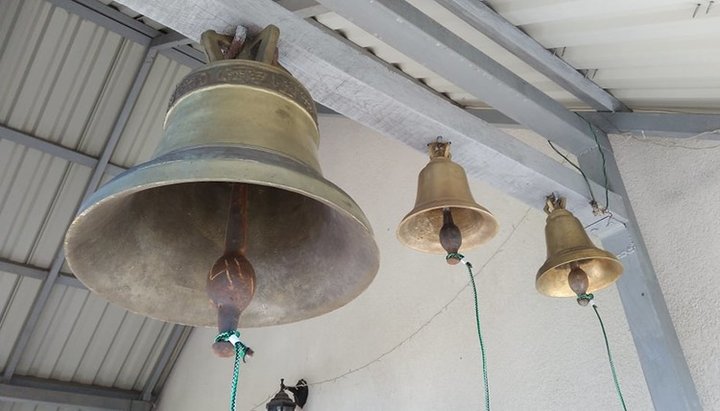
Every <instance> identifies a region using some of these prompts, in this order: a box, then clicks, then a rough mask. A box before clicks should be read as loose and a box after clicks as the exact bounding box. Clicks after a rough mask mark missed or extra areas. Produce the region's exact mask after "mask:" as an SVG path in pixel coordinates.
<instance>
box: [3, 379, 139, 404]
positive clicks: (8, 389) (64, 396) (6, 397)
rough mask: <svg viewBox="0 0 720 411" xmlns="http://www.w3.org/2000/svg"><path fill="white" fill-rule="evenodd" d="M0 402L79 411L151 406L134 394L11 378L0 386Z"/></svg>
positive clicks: (61, 382) (109, 389) (42, 380)
mask: <svg viewBox="0 0 720 411" xmlns="http://www.w3.org/2000/svg"><path fill="white" fill-rule="evenodd" d="M0 400H3V401H12V402H19V403H28V404H35V405H51V406H75V407H82V409H83V410H119V411H150V410H151V409H152V406H153V404H152V403H150V402H149V401H143V400H140V393H139V392H137V391H125V390H118V389H112V388H104V387H95V386H89V385H82V384H74V383H68V382H63V381H54V380H45V379H38V378H28V377H14V378H13V379H12V380H11V381H10V382H9V383H0Z"/></svg>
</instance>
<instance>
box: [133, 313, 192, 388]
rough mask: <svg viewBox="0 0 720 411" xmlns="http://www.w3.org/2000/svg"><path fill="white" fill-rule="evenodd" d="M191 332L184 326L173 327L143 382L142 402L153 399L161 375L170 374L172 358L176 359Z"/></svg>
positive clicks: (189, 328)
mask: <svg viewBox="0 0 720 411" xmlns="http://www.w3.org/2000/svg"><path fill="white" fill-rule="evenodd" d="M191 330H192V327H188V326H185V325H180V324H176V325H174V326H173V329H172V331H171V332H170V336H169V337H168V339H167V341H166V342H165V346H164V347H163V349H162V352H161V353H160V356H159V357H158V360H157V362H156V363H155V366H154V367H153V370H152V372H151V373H150V376H149V377H148V379H147V381H146V382H145V387H144V388H143V392H142V399H143V400H145V401H150V400H151V399H153V398H154V397H155V395H156V394H157V392H156V391H157V389H158V386H159V383H160V378H161V377H162V376H163V375H168V374H169V373H170V370H171V369H172V366H173V365H174V361H173V358H177V355H178V354H179V350H181V349H182V346H183V345H184V344H185V341H186V340H187V337H188V336H189V335H190V331H191Z"/></svg>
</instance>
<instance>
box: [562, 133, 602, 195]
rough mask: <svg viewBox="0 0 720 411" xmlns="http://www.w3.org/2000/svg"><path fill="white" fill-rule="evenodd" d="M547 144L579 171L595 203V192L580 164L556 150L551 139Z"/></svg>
mask: <svg viewBox="0 0 720 411" xmlns="http://www.w3.org/2000/svg"><path fill="white" fill-rule="evenodd" d="M548 144H550V147H552V149H553V150H555V152H556V153H558V154H559V155H560V157H562V158H563V159H564V160H565V161H567V162H568V164H570V165H571V166H573V167H575V169H576V170H577V171H579V172H580V174H581V175H582V177H583V178H584V179H585V184H587V188H588V191H589V192H590V198H591V199H592V204H597V201H596V200H595V194H594V193H593V191H592V186H590V180H588V178H587V176H586V175H585V172H584V171H582V169H581V168H580V166H578V165H577V164H575V163H573V162H572V161H570V159H569V158H567V156H566V155H565V154H563V153H561V152H560V150H558V149H557V147H555V144H553V143H552V141H550V140H548ZM604 158H605V157H604V156H603V159H604ZM603 164H604V161H603ZM603 169H604V167H603ZM606 186H607V184H606Z"/></svg>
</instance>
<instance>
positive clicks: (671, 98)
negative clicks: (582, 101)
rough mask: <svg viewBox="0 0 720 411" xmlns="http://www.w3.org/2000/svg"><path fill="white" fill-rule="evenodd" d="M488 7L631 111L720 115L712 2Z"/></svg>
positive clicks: (718, 14) (719, 20) (615, 0)
mask: <svg viewBox="0 0 720 411" xmlns="http://www.w3.org/2000/svg"><path fill="white" fill-rule="evenodd" d="M489 3H490V5H491V6H492V7H493V8H494V9H495V10H496V11H497V12H499V13H500V14H501V15H502V16H503V17H505V18H506V19H508V20H509V21H510V22H512V23H513V24H515V25H517V26H519V27H520V28H522V29H523V30H524V31H525V32H526V33H528V34H529V35H531V36H532V37H533V38H534V39H535V40H537V41H538V42H540V43H541V44H542V45H543V46H545V47H546V48H549V49H558V52H559V53H560V54H561V55H562V58H563V59H565V60H566V61H567V62H568V63H570V64H571V65H572V66H573V67H576V68H578V69H590V70H592V72H591V78H592V79H593V81H595V82H596V83H597V84H598V85H600V86H601V87H604V88H606V89H608V90H609V91H610V92H611V93H612V94H613V95H615V96H616V97H618V98H619V99H620V100H622V101H623V102H624V103H626V104H627V105H628V106H630V107H631V108H634V109H659V110H663V109H668V110H673V109H679V110H684V111H702V112H708V111H715V112H718V111H720V98H718V96H720V70H719V69H718V67H720V41H719V40H720V7H717V6H718V4H717V1H714V2H713V1H709V0H702V1H684V0H634V1H625V0H605V1H602V2H598V1H595V0H490V1H489Z"/></svg>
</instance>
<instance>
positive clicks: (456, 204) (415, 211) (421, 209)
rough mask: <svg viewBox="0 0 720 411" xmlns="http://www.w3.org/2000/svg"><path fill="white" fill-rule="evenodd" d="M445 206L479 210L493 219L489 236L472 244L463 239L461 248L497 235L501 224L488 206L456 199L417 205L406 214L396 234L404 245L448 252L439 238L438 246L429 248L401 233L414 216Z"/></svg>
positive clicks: (443, 252) (414, 248) (415, 248)
mask: <svg viewBox="0 0 720 411" xmlns="http://www.w3.org/2000/svg"><path fill="white" fill-rule="evenodd" d="M443 208H462V209H466V210H472V211H475V212H477V213H478V214H482V215H483V216H485V217H489V219H488V220H487V221H488V222H489V221H492V230H491V232H490V233H489V235H488V236H486V237H484V238H482V239H481V240H479V241H476V242H474V243H472V244H470V245H468V244H467V243H466V242H465V239H463V244H462V247H461V250H471V249H473V248H476V247H479V246H481V245H483V244H485V243H487V242H488V241H490V240H491V239H493V238H494V237H495V236H496V235H497V233H498V231H499V229H500V224H499V223H498V221H497V218H496V217H495V215H493V213H492V212H490V210H488V209H487V208H485V207H483V206H481V205H480V204H477V203H469V202H462V201H455V202H448V203H444V204H441V205H435V206H427V205H423V206H416V207H415V208H413V209H412V210H411V211H410V212H409V213H407V214H406V215H405V217H403V219H402V220H401V221H400V224H398V227H397V229H396V230H395V236H396V237H397V239H398V240H399V241H400V242H401V243H402V244H403V245H404V246H406V247H408V248H411V249H413V250H415V251H420V252H423V253H428V254H436V255H442V254H446V251H445V250H444V249H443V248H442V246H441V245H440V241H439V240H438V243H437V247H433V248H429V249H428V248H420V247H417V246H415V245H414V244H411V243H409V242H408V241H407V239H406V238H405V236H403V235H402V234H401V231H402V229H403V227H405V226H406V225H407V224H409V222H410V221H411V220H412V219H413V218H414V217H417V216H419V215H420V214H422V213H425V212H428V211H433V210H440V209H443Z"/></svg>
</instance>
